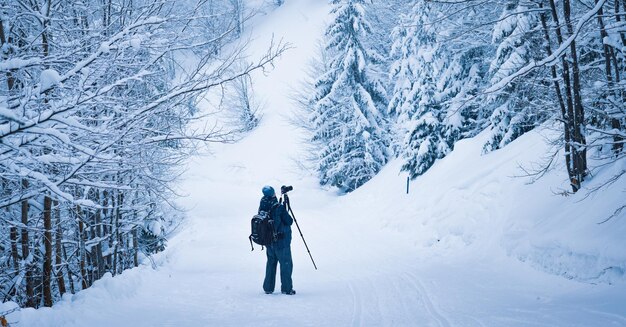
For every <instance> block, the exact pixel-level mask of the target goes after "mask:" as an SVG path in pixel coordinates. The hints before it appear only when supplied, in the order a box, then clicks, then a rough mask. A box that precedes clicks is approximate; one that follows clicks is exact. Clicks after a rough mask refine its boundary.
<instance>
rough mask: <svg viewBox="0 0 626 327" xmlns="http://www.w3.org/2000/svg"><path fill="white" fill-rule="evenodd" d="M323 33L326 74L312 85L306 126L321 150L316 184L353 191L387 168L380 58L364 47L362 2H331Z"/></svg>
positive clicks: (366, 30) (365, 25)
mask: <svg viewBox="0 0 626 327" xmlns="http://www.w3.org/2000/svg"><path fill="white" fill-rule="evenodd" d="M332 4H333V5H334V7H333V9H332V14H333V21H332V22H331V24H330V26H329V27H328V28H327V30H326V34H325V37H326V46H325V50H326V51H327V53H328V56H329V58H330V60H329V64H328V69H327V71H325V72H324V73H323V75H322V76H321V77H320V78H319V79H318V80H317V81H316V82H315V95H314V99H313V101H312V103H313V113H312V117H311V121H312V123H313V126H314V136H313V141H314V142H316V143H317V144H319V145H320V149H319V153H318V170H319V173H320V182H321V184H323V185H325V184H330V185H332V186H337V187H339V188H342V189H344V190H346V191H352V190H354V189H356V188H358V187H359V186H361V185H362V184H363V183H365V182H367V181H368V180H369V179H371V178H372V177H373V176H374V175H375V174H376V173H378V171H380V169H381V168H382V166H383V165H384V164H385V163H386V162H387V160H388V157H389V153H388V151H389V150H388V148H389V143H390V142H389V137H388V135H387V126H386V120H385V116H384V110H385V107H386V105H387V102H386V101H387V100H386V92H385V90H384V87H383V85H382V83H381V81H380V80H379V78H378V77H377V72H376V64H377V63H379V62H380V61H381V59H382V58H381V56H380V55H379V54H378V53H377V52H376V51H374V50H373V49H370V48H368V47H367V46H366V43H365V39H366V38H367V37H368V35H371V27H370V25H369V23H368V21H367V17H366V12H365V8H364V5H365V1H364V0H346V1H342V0H333V1H332Z"/></svg>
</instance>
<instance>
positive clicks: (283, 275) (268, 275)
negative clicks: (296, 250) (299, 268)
mask: <svg viewBox="0 0 626 327" xmlns="http://www.w3.org/2000/svg"><path fill="white" fill-rule="evenodd" d="M266 254H267V265H266V266H265V280H264V281H263V290H264V291H265V292H274V286H275V285H276V264H278V263H280V284H281V285H280V291H281V292H289V291H291V290H292V289H293V284H292V281H291V273H292V271H293V261H292V260H291V246H289V245H287V246H284V247H280V248H277V247H274V246H268V247H267V248H266Z"/></svg>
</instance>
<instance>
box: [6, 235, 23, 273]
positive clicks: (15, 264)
mask: <svg viewBox="0 0 626 327" xmlns="http://www.w3.org/2000/svg"><path fill="white" fill-rule="evenodd" d="M9 238H10V239H11V259H12V260H13V269H15V272H16V273H17V272H19V270H20V255H19V254H18V252H17V242H18V240H17V227H15V226H11V229H10V231H9Z"/></svg>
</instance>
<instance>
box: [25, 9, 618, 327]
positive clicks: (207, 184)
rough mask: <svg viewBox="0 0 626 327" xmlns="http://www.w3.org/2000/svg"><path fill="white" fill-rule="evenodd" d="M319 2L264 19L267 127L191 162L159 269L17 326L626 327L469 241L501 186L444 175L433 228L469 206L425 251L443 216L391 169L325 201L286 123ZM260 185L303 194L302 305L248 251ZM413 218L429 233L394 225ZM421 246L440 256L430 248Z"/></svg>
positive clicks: (138, 272) (614, 291)
mask: <svg viewBox="0 0 626 327" xmlns="http://www.w3.org/2000/svg"><path fill="white" fill-rule="evenodd" d="M324 3H325V1H319V0H298V1H296V0H294V1H287V2H286V3H285V5H284V6H283V7H280V8H279V9H277V10H276V11H275V12H271V13H269V14H268V15H267V16H263V17H258V18H255V21H256V23H255V28H254V31H253V42H252V44H251V46H250V52H251V55H252V56H253V57H254V55H255V54H259V53H263V51H264V50H265V47H266V46H267V44H268V43H269V40H270V39H271V37H272V34H274V37H275V38H284V40H285V41H287V42H290V43H291V44H292V45H293V47H294V48H293V49H291V50H290V51H288V52H287V53H286V54H285V55H284V56H283V57H281V58H280V60H279V61H278V62H277V63H276V69H275V70H273V71H272V72H271V73H269V74H268V75H267V76H265V75H258V76H255V89H256V91H257V92H258V94H260V95H262V98H264V99H265V101H267V104H266V106H265V111H264V117H263V121H262V123H261V126H260V127H259V128H258V129H257V130H255V131H253V132H252V133H251V134H250V135H249V136H248V137H247V138H246V139H244V140H243V141H241V142H239V143H237V144H233V145H223V146H219V147H217V148H214V149H213V150H214V154H213V155H212V156H208V155H207V156H199V157H196V158H193V160H191V162H190V163H189V170H188V172H187V174H186V175H185V181H184V183H183V184H182V185H181V189H183V190H184V191H185V192H186V193H188V194H189V196H188V197H187V198H185V199H184V200H183V205H184V206H186V207H187V208H190V211H189V219H188V220H187V221H186V222H185V224H184V226H182V228H181V229H180V231H179V233H178V234H177V235H176V236H175V237H174V238H173V239H172V240H171V241H170V243H169V247H168V249H167V250H166V251H165V252H164V253H162V254H160V255H158V256H156V260H157V264H158V265H157V267H156V269H152V268H151V267H150V266H149V265H146V266H143V267H140V268H138V269H133V270H130V271H126V272H124V273H123V274H122V275H120V276H118V277H115V278H110V277H105V278H103V279H102V280H100V281H98V282H96V283H95V284H94V286H93V287H92V288H90V289H88V290H86V291H83V292H80V293H79V294H77V295H75V296H73V297H71V296H68V297H67V298H66V299H65V300H63V301H61V302H59V304H56V305H55V306H54V307H53V308H51V309H48V308H44V309H40V310H37V311H35V310H32V309H26V310H23V314H22V320H21V321H20V322H16V323H15V326H92V327H98V326H103V327H104V326H133V327H140V326H252V325H254V326H437V327H449V326H626V306H624V305H623V303H626V302H620V301H617V300H616V299H624V297H625V295H624V293H626V292H624V287H623V286H619V287H614V286H610V285H591V284H584V283H579V282H575V281H570V280H566V279H564V278H562V277H558V276H553V275H548V274H545V273H543V272H540V271H537V270H535V269H533V268H531V267H530V266H529V265H527V264H524V263H522V262H520V261H518V260H516V259H514V258H511V257H509V256H507V255H506V253H505V251H504V250H502V249H501V248H500V246H499V243H498V241H497V240H495V239H491V238H490V236H489V235H488V234H480V233H470V232H468V230H471V228H470V227H471V226H474V225H476V224H477V219H478V218H479V217H482V218H484V217H485V216H487V215H489V214H492V213H493V212H498V211H497V210H495V211H494V210H493V206H496V203H497V201H495V199H496V197H497V196H498V194H500V193H502V192H503V188H502V187H501V186H502V185H501V183H504V182H503V181H499V180H497V179H494V180H492V181H490V180H487V181H477V180H475V179H474V178H471V177H468V176H463V175H462V174H461V173H459V175H458V176H455V171H452V170H451V171H448V172H446V173H445V174H440V175H439V176H450V177H446V178H454V179H455V180H456V181H457V184H455V185H456V186H455V187H454V188H453V187H451V188H448V189H445V190H439V189H433V190H432V192H429V193H432V194H433V197H434V198H433V199H435V200H436V199H439V200H436V201H435V200H433V203H431V204H432V205H437V206H438V209H437V210H438V211H437V212H436V213H437V216H438V217H448V216H451V215H453V214H455V213H454V211H455V209H454V208H455V207H454V206H452V207H449V206H448V205H449V203H450V201H454V202H457V203H456V204H455V205H456V206H457V207H458V206H461V205H462V206H464V208H465V209H464V212H465V217H466V218H465V221H466V225H464V226H456V225H455V226H449V228H448V229H447V231H449V233H448V234H446V235H442V237H440V239H438V238H437V237H438V236H433V235H432V234H431V235H430V236H428V237H426V236H423V235H421V238H419V239H420V241H419V242H418V241H416V237H415V235H413V234H412V232H413V231H415V230H423V231H424V232H423V233H427V232H430V231H432V230H433V227H432V226H440V225H437V224H438V222H437V221H430V220H429V219H430V218H425V217H423V216H422V215H425V214H426V213H427V212H430V213H433V212H435V211H434V210H431V209H428V210H426V209H423V208H414V207H415V206H412V205H411V203H410V200H408V199H406V198H405V197H403V190H404V184H403V181H404V177H403V176H400V177H398V175H397V171H398V169H397V168H398V167H397V166H398V165H397V164H392V165H391V167H390V168H387V170H386V171H385V172H384V174H386V177H385V176H383V177H381V179H378V180H377V181H374V182H373V183H372V184H371V185H366V186H365V187H364V188H363V189H362V190H359V191H357V192H355V193H354V194H351V195H349V196H346V197H337V196H336V195H334V194H332V192H328V191H324V190H322V189H320V187H319V186H318V185H317V181H316V180H315V178H314V177H312V176H310V174H308V173H306V172H304V171H302V170H301V168H299V167H298V165H296V163H295V162H294V160H293V159H294V158H298V157H301V156H302V155H303V153H302V152H303V151H304V150H303V147H302V146H301V145H300V143H299V142H300V140H299V136H300V134H299V132H298V130H297V129H295V128H294V127H292V126H291V125H290V124H289V123H288V116H289V115H290V112H291V111H290V110H291V108H292V107H293V106H294V104H293V102H292V100H290V95H291V94H292V88H293V87H294V86H296V85H297V84H298V82H299V81H300V80H301V78H302V77H303V74H304V72H305V68H306V65H307V63H308V61H309V58H310V57H311V55H313V53H314V52H315V47H316V46H317V41H318V39H320V38H321V35H322V33H323V28H324V20H325V19H326V17H327V14H328V7H327V6H326V5H325V4H324ZM505 159H506V160H504V159H503V160H502V162H496V163H494V164H493V166H490V167H483V169H482V170H484V172H481V173H480V174H483V175H485V174H488V173H489V171H493V170H494V169H496V168H495V167H499V166H501V165H504V164H505V163H506V162H508V159H509V158H505ZM450 160H454V158H452V159H450ZM394 165H395V166H394ZM513 165H514V164H513ZM435 173H436V170H435ZM389 176H391V177H389ZM387 177H389V178H388V179H384V178H387ZM394 183H396V184H397V187H396V186H395V185H394ZM477 183H478V184H479V186H476V185H475V184H477ZM265 184H270V185H273V186H274V187H275V188H278V187H280V185H283V184H287V185H294V191H293V192H292V193H291V201H292V205H293V210H294V212H295V214H296V218H297V219H298V222H299V223H300V226H301V228H302V232H303V233H304V236H305V238H306V241H307V243H308V245H309V247H310V249H311V252H312V255H313V257H314V258H315V261H316V263H317V266H318V267H319V270H317V271H316V270H314V268H313V265H312V264H311V262H310V259H309V257H308V254H307V252H306V249H305V248H304V245H303V244H302V240H301V239H300V236H299V235H298V233H297V230H296V229H295V225H294V226H293V227H294V238H293V246H292V252H293V255H294V274H293V279H294V288H295V289H296V290H297V292H298V293H297V295H295V296H284V295H281V294H276V293H275V294H273V295H265V294H264V293H263V290H262V288H261V284H262V280H263V273H264V265H265V253H264V252H261V251H259V249H257V250H255V251H253V252H251V251H250V244H249V243H248V239H247V237H248V235H249V219H250V218H251V216H252V214H254V213H255V211H256V209H257V206H258V201H259V199H260V196H261V187H262V186H263V185H265ZM428 185H431V186H432V185H436V184H428ZM391 190H397V193H393V194H392V191H391ZM411 208H412V209H411ZM411 210H412V211H411ZM498 210H500V209H498ZM409 211H410V212H409ZM407 216H412V217H421V219H411V220H406V219H405V220H400V219H398V220H397V221H396V218H398V217H407ZM433 217H434V216H433ZM489 219H491V220H493V223H494V224H496V223H497V222H496V220H497V219H495V217H492V218H489ZM487 221H489V220H487ZM418 222H419V224H420V225H419V226H418ZM483 222H484V220H483ZM468 226H470V227H468ZM385 227H386V228H385ZM444 227H445V226H444ZM428 238H430V239H432V242H430V243H432V244H431V245H432V246H431V247H424V246H422V245H423V242H422V241H421V240H423V239H428ZM418 243H419V244H418ZM430 243H429V244H430ZM457 243H458V244H461V245H463V246H459V245H458V244H457ZM470 245H471V246H470ZM607 298H608V299H609V300H607ZM620 303H621V304H620Z"/></svg>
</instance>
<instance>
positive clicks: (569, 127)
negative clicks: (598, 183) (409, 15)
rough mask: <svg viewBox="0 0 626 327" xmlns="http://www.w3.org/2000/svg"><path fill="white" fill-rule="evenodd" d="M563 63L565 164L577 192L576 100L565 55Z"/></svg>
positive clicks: (556, 19)
mask: <svg viewBox="0 0 626 327" xmlns="http://www.w3.org/2000/svg"><path fill="white" fill-rule="evenodd" d="M549 3H550V11H551V13H552V19H553V20H554V24H555V27H554V31H555V33H556V39H557V42H558V45H559V46H560V45H561V44H563V42H564V41H563V33H562V31H561V22H560V20H559V14H558V11H557V8H556V4H555V3H554V0H549ZM561 65H562V67H563V69H562V74H563V84H564V86H565V104H566V106H567V110H566V111H565V112H562V114H563V124H564V139H565V160H566V162H565V164H566V167H567V173H568V176H569V179H570V185H571V186H572V191H573V192H576V191H578V189H579V188H580V181H579V180H578V179H577V178H576V172H575V163H574V161H575V160H574V159H573V158H574V157H575V155H576V147H575V145H573V144H572V137H573V134H574V132H573V126H574V100H573V98H574V97H573V96H572V83H571V77H570V68H569V63H568V61H567V58H566V57H565V55H563V56H561Z"/></svg>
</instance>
